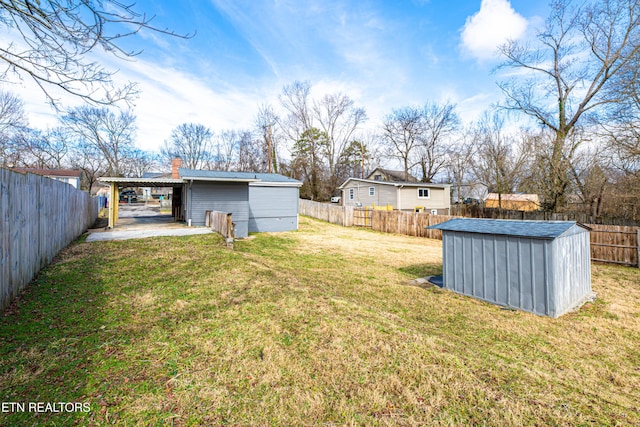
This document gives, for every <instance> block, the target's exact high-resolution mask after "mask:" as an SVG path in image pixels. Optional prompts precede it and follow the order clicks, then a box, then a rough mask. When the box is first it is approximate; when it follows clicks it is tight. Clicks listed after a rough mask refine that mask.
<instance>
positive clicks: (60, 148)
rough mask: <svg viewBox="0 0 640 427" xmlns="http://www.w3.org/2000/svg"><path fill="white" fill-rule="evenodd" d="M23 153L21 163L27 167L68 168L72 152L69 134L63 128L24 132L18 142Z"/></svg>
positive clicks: (18, 146)
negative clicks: (68, 158)
mask: <svg viewBox="0 0 640 427" xmlns="http://www.w3.org/2000/svg"><path fill="white" fill-rule="evenodd" d="M16 144H17V148H18V149H19V150H21V151H22V153H23V154H22V158H21V163H23V164H24V165H25V166H27V167H38V168H51V169H61V168H64V167H66V166H68V162H67V157H68V155H69V152H70V151H71V148H72V147H71V143H70V136H69V132H68V131H67V130H66V129H65V128H63V127H56V128H53V129H47V130H45V131H39V130H36V129H31V130H29V131H28V132H23V133H22V134H21V135H20V136H19V137H18V138H17V140H16Z"/></svg>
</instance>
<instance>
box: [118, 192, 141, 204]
mask: <svg viewBox="0 0 640 427" xmlns="http://www.w3.org/2000/svg"><path fill="white" fill-rule="evenodd" d="M120 201H121V202H125V203H127V202H137V201H138V194H137V193H136V192H135V190H123V191H121V192H120Z"/></svg>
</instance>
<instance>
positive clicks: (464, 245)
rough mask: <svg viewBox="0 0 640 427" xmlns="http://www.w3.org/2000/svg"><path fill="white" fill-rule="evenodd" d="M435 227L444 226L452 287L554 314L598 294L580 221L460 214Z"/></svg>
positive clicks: (447, 281) (446, 275)
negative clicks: (527, 219)
mask: <svg viewBox="0 0 640 427" xmlns="http://www.w3.org/2000/svg"><path fill="white" fill-rule="evenodd" d="M430 228H435V229H439V230H442V258H443V286H444V287H445V288H447V289H451V290H453V291H455V292H458V293H461V294H464V295H469V296H473V297H476V298H479V299H482V300H484V301H488V302H492V303H495V304H499V305H502V306H507V307H513V308H518V309H521V310H525V311H530V312H533V313H536V314H540V315H546V316H551V317H558V316H561V315H562V314H564V313H566V312H568V311H570V310H572V309H575V308H577V307H579V306H581V305H582V304H583V303H584V302H586V301H587V300H589V299H590V298H593V292H592V291H591V258H590V245H589V228H587V227H585V226H583V225H581V224H579V223H576V222H572V221H510V220H494V219H466V218H456V219H452V220H449V221H447V222H444V223H441V224H438V225H434V226H432V227H430Z"/></svg>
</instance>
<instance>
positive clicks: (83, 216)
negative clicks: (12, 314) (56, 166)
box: [0, 168, 99, 311]
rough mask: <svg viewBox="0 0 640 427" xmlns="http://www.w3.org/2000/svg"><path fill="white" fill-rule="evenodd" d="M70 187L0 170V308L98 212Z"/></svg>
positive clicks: (92, 201)
mask: <svg viewBox="0 0 640 427" xmlns="http://www.w3.org/2000/svg"><path fill="white" fill-rule="evenodd" d="M98 210H99V206H98V200H97V199H94V198H92V197H91V196H90V195H89V194H87V193H85V192H83V191H80V190H76V189H75V188H73V187H72V186H71V185H69V184H66V183H63V182H60V181H55V180H53V179H50V178H46V177H43V176H39V175H34V174H27V175H24V174H20V173H16V172H12V171H10V170H7V169H2V168H0V311H2V310H4V309H5V308H6V306H7V305H8V304H9V303H10V302H11V300H12V299H13V298H15V297H16V296H17V295H18V293H19V292H20V291H21V290H22V289H23V288H24V287H25V286H26V285H27V284H28V283H29V282H30V281H31V280H32V279H33V277H35V275H36V274H37V273H38V271H40V269H41V268H43V267H45V266H46V265H47V264H49V263H50V262H51V260H52V259H53V257H54V256H55V255H56V254H57V253H58V252H59V251H60V250H61V249H62V248H64V247H65V246H67V245H68V244H69V243H71V242H72V241H73V240H74V239H75V238H76V237H78V236H79V235H80V234H82V233H83V232H84V231H85V230H86V229H87V228H89V226H91V224H93V222H94V221H95V219H96V218H97V216H98Z"/></svg>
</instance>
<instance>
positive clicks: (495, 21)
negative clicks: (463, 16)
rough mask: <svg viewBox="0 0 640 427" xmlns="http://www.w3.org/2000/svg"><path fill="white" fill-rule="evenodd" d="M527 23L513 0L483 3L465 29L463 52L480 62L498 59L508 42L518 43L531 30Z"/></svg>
mask: <svg viewBox="0 0 640 427" xmlns="http://www.w3.org/2000/svg"><path fill="white" fill-rule="evenodd" d="M527 24H528V23H527V20H526V19H525V18H524V17H522V15H520V14H518V13H517V12H516V11H515V10H514V9H513V8H512V7H511V3H510V2H509V0H482V3H481V5H480V10H479V11H478V13H476V14H475V15H472V16H470V17H468V18H467V22H466V23H465V24H464V27H463V28H462V34H461V40H460V46H461V48H462V51H463V52H464V53H465V54H467V55H470V56H472V57H474V58H476V59H478V60H481V61H482V60H489V59H494V58H496V57H497V56H498V52H497V48H498V47H499V46H500V45H501V44H503V43H504V42H505V41H507V39H513V40H515V39H518V38H520V37H522V36H523V35H524V34H525V32H526V30H527Z"/></svg>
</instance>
